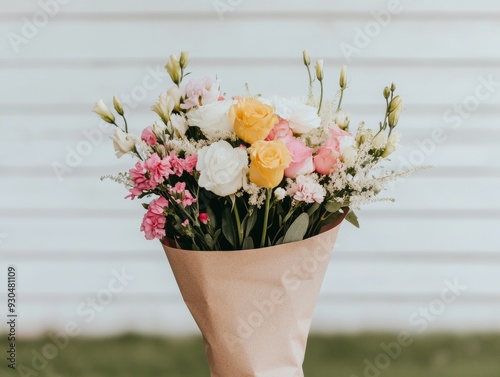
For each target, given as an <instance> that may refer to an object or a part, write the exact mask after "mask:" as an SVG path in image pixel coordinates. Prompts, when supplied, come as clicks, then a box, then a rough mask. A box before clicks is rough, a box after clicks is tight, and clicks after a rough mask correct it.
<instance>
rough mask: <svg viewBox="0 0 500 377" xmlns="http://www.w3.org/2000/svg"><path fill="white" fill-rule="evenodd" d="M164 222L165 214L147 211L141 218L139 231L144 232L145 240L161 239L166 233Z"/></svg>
mask: <svg viewBox="0 0 500 377" xmlns="http://www.w3.org/2000/svg"><path fill="white" fill-rule="evenodd" d="M166 222H167V220H166V219H165V216H163V215H157V214H156V213H153V212H150V211H148V212H146V214H145V215H144V218H143V220H142V225H141V231H143V232H144V235H145V237H146V239H147V240H153V239H155V238H160V239H161V238H163V237H165V235H166V232H165V223H166Z"/></svg>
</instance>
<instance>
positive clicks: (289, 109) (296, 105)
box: [262, 96, 321, 134]
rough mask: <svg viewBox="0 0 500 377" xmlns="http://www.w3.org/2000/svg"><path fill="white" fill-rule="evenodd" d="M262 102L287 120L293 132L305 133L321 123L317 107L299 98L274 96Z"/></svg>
mask: <svg viewBox="0 0 500 377" xmlns="http://www.w3.org/2000/svg"><path fill="white" fill-rule="evenodd" d="M262 102H265V103H268V104H270V105H271V106H273V107H274V112H275V113H276V115H279V116H280V117H281V118H283V119H286V120H287V121H288V122H289V125H290V128H291V129H292V131H293V133H294V134H305V133H307V132H310V131H311V130H313V129H314V128H318V127H319V126H320V125H321V118H320V117H319V116H318V109H317V108H315V107H313V106H309V105H306V104H305V103H304V102H302V101H301V100H300V99H297V98H296V99H287V98H283V97H278V96H274V97H271V98H269V99H267V100H263V101H262Z"/></svg>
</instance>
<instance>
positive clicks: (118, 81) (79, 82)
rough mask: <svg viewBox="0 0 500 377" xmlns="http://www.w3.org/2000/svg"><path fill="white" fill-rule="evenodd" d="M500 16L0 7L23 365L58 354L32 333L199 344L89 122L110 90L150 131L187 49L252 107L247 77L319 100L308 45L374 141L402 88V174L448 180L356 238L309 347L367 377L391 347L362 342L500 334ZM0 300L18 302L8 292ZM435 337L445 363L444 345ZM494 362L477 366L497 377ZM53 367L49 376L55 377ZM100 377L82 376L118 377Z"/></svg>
mask: <svg viewBox="0 0 500 377" xmlns="http://www.w3.org/2000/svg"><path fill="white" fill-rule="evenodd" d="M499 21H500V3H499V2H497V1H494V0H477V1H474V2H470V1H465V0H459V1H457V0H454V1H451V0H442V1H439V2H436V1H430V0H429V1H424V0H423V1H418V2H417V1H411V0H389V1H378V0H377V1H374V0H372V1H358V2H350V1H326V0H323V1H321V0H316V1H307V2H306V1H295V0H287V1H285V0H276V1H272V2H270V1H264V0H193V1H189V2H178V1H175V2H174V1H160V0H148V1H141V2H132V1H118V0H108V1H106V2H87V1H82V0H38V1H30V0H23V1H16V2H12V1H7V0H0V35H1V36H2V38H0V83H1V89H0V130H1V137H0V183H1V184H0V263H1V266H2V267H1V272H0V281H6V279H7V278H6V276H7V273H6V269H7V265H15V266H16V268H17V274H18V284H19V286H18V290H19V291H18V297H19V303H18V312H19V313H20V317H19V327H18V331H19V335H20V336H21V337H22V338H23V339H26V343H25V344H26V346H25V348H24V350H23V349H21V351H20V352H25V354H26V363H27V364H29V363H30V360H29V357H31V356H30V350H31V349H32V347H37V345H40V346H42V345H43V344H45V343H44V342H46V341H45V340H43V338H42V339H38V338H37V337H39V336H43V335H44V334H48V333H60V332H62V331H66V332H67V331H68V330H67V327H68V324H73V325H74V326H73V327H75V328H76V329H77V330H78V332H76V331H75V334H78V335H84V336H92V337H96V336H98V337H101V336H116V335H120V334H123V333H136V334H139V335H135V336H131V337H125V338H112V339H111V340H109V341H110V342H111V343H110V344H115V345H120V346H123V345H124V344H128V343H127V342H131V343H130V344H133V345H134V346H133V347H134V349H137V348H136V347H138V346H137V345H138V344H145V343H144V342H146V341H147V340H148V339H150V341H157V342H162V341H163V339H165V338H164V336H169V337H172V336H175V337H184V336H193V335H197V328H196V325H195V323H194V321H193V320H192V318H191V316H190V314H189V312H188V310H187V309H186V307H185V305H184V303H183V301H182V298H181V296H180V294H179V292H178V289H177V287H176V284H175V281H174V278H173V275H172V273H171V271H170V268H169V266H168V263H167V260H166V258H165V255H164V253H163V250H162V248H161V247H160V244H159V243H158V242H150V241H146V240H145V239H144V237H143V234H142V233H141V232H140V231H139V226H140V222H141V218H142V214H143V209H142V207H141V206H140V204H139V202H137V201H136V202H131V201H126V200H124V199H123V197H124V196H125V195H127V192H126V191H125V189H124V188H122V187H121V186H119V185H118V184H115V183H113V182H111V181H105V182H101V181H100V180H99V178H100V177H101V176H102V175H106V174H113V173H116V172H119V171H124V170H127V169H129V168H130V167H131V165H132V163H133V162H134V161H133V160H132V159H129V158H128V157H124V158H123V159H120V160H117V159H116V158H115V157H114V152H113V147H112V142H111V140H110V133H111V132H112V129H111V128H110V127H108V126H107V125H105V124H102V122H101V121H100V119H99V118H98V117H97V116H96V115H95V114H93V113H91V109H92V107H93V105H94V103H95V102H96V101H97V100H98V99H99V98H102V99H103V100H104V101H105V102H106V103H107V104H108V105H110V104H111V100H112V96H113V95H114V94H115V95H117V96H118V97H119V98H120V99H121V100H122V102H123V103H124V105H125V107H126V108H127V109H128V113H129V116H128V119H129V127H130V129H131V130H132V131H133V132H134V131H135V132H136V133H139V132H140V131H141V130H142V129H143V128H144V127H146V126H148V125H151V124H152V122H153V121H154V120H155V119H156V114H154V113H153V112H152V111H151V110H150V106H151V105H152V104H153V102H154V101H155V100H156V98H157V96H158V95H159V94H160V93H161V92H162V91H164V90H166V89H167V88H168V87H169V86H170V85H171V83H170V80H169V78H168V77H167V74H166V71H165V70H164V68H163V67H164V65H165V63H166V62H167V61H168V57H169V55H170V54H171V53H176V54H179V53H180V51H181V50H183V51H189V53H190V58H191V63H190V69H189V71H192V72H193V74H192V77H198V78H200V77H204V76H212V77H214V76H216V77H217V78H218V79H219V80H220V82H221V84H222V88H223V91H225V92H227V93H228V94H229V95H235V94H240V93H243V92H244V85H245V83H249V85H250V89H251V91H252V92H254V93H263V94H281V95H288V96H301V95H306V94H307V85H308V79H307V73H306V70H305V68H304V66H303V63H302V50H303V49H304V48H307V49H308V50H309V54H310V55H311V58H312V59H313V61H314V60H316V59H319V58H323V59H324V61H325V63H324V67H325V81H326V88H327V94H328V95H329V96H333V95H335V93H336V91H337V88H338V75H339V72H340V67H341V65H342V64H346V65H347V67H348V68H347V74H348V82H349V89H348V91H347V92H346V95H345V97H344V102H343V108H344V110H345V111H348V112H350V113H351V114H352V121H351V128H352V129H355V128H356V127H357V124H358V122H360V121H362V120H364V121H366V123H367V125H368V126H371V127H373V128H376V127H378V126H377V125H378V122H379V121H380V120H382V117H383V114H384V106H385V104H384V99H383V97H382V89H383V88H384V86H386V85H389V84H390V83H391V81H394V82H395V83H396V84H397V87H398V91H399V94H401V96H402V97H403V99H404V101H405V111H404V112H403V115H402V117H401V120H400V123H399V125H398V128H399V131H400V132H402V133H403V139H402V144H403V147H402V149H400V151H399V152H398V154H397V155H394V157H393V160H392V162H391V163H392V165H393V166H394V167H395V168H400V169H402V168H409V167H418V166H423V165H433V166H434V168H433V169H431V170H426V171H424V172H420V173H417V174H414V175H413V176H411V177H410V178H408V179H406V180H404V181H401V182H399V183H397V184H395V185H393V186H391V187H390V188H389V190H388V192H387V193H386V194H387V195H386V196H390V197H394V198H396V199H397V201H396V203H394V204H392V203H381V204H376V205H371V206H367V207H365V209H364V210H363V211H361V212H360V213H359V214H358V216H359V219H360V223H361V229H360V230H358V229H356V228H354V227H353V226H351V225H350V224H348V223H345V224H344V225H343V226H342V229H341V232H340V235H339V238H338V241H337V245H336V249H335V252H334V256H333V258H332V260H331V266H330V268H329V271H328V274H327V277H326V280H325V283H324V286H323V290H322V295H321V298H320V300H319V303H318V306H317V310H316V313H315V317H314V320H313V332H314V333H315V334H323V335H325V334H327V335H328V334H329V335H331V334H337V335H336V336H337V338H331V339H336V341H335V342H333V341H332V343H331V344H341V345H345V347H340V348H339V349H340V351H338V352H337V351H335V352H334V351H332V355H333V356H331V357H340V356H339V355H341V354H342V351H341V350H343V349H353V350H357V351H356V352H357V353H356V356H355V357H354V359H355V360H358V361H356V362H355V363H354V364H353V365H352V366H351V367H352V368H351V367H350V366H345V365H344V366H343V367H342V368H343V369H342V373H344V374H339V375H340V376H343V375H345V376H348V377H353V376H351V375H350V374H353V373H358V374H359V375H362V374H361V373H362V370H363V368H365V364H364V362H363V359H364V358H365V357H369V356H368V352H374V353H373V355H377V354H378V353H379V352H384V351H383V350H382V349H381V348H380V346H379V344H380V342H379V341H378V340H377V339H378V338H376V337H375V338H373V337H371V336H367V337H368V338H366V337H363V336H360V335H356V336H353V337H350V336H351V335H352V334H359V333H363V332H376V333H379V332H385V333H389V334H395V335H389V336H388V338H387V339H393V340H395V339H397V334H398V333H399V332H401V331H409V332H411V333H412V334H415V336H418V337H424V338H425V337H427V338H425V339H431V338H432V337H433V336H435V335H433V334H435V333H437V332H447V333H459V334H461V335H463V334H465V333H473V332H480V333H491V332H498V331H499V330H500V320H499V318H500V292H499V287H500V273H499V270H500V250H499V247H498V245H499V241H500V235H499V229H500V196H498V190H499V188H500V165H499V161H500V148H499V147H498V146H499V142H500V129H499V127H498V126H499V109H498V103H499V100H500V49H498V48H496V47H497V45H498V42H499V41H500V40H499V38H500V37H499V36H500V22H499ZM313 64H314V62H313ZM0 292H1V299H0V305H1V306H2V308H5V307H6V284H0ZM0 311H2V312H3V311H4V309H1V310H0ZM2 322H4V321H3V320H2ZM65 329H66V330H65ZM339 334H341V335H339ZM148 335H155V336H161V338H159V339H158V338H148V337H147V336H148ZM344 335H345V337H344ZM339 337H340V338H339ZM429 337H430V338H429ZM30 339H31V340H30ZM117 339H118V340H117ZM151 339H153V340H151ZM155 339H156V340H155ZM183 339H184V338H183ZM384 339H386V338H384ZM425 339H424V341H428V342H429V343H428V344H429V349H433V350H434V348H432V347H433V346H435V345H436V344H438V343H436V342H437V341H436V342H434V341H429V340H425ZM432 339H433V338H432ZM436 339H439V340H440V341H441V340H442V338H441V337H439V338H436ZM445 339H448V340H449V342H448V343H446V342H445V341H444V340H443V342H444V343H443V344H445V345H446V344H448V346H443V347H444V348H439V347H438V349H437V351H436V352H438V353H437V356H436V355H434V356H433V357H434V359H432V360H437V361H436V363H437V364H436V365H438V366H443V365H444V366H446V365H448V364H450V363H452V361H453V360H455V361H457V362H458V361H460V360H462V361H463V357H462V356H460V355H461V354H460V353H454V351H453V348H450V347H452V346H450V345H453V344H461V343H460V342H461V340H460V339H461V338H460V337H459V338H455V337H452V336H451V337H450V338H447V337H445ZM466 339H468V340H467V341H465V340H464V342H465V343H464V347H465V348H464V349H465V351H463V350H462V351H463V352H465V354H466V355H469V356H470V357H471V360H476V359H477V357H478V356H477V355H479V354H481V350H483V351H485V350H488V352H492V350H496V351H495V352H496V353H493V354H492V355H494V354H496V355H498V352H497V351H498V348H495V347H498V344H499V340H498V339H497V338H493V339H490V338H488V339H490V340H489V341H490V343H488V344H490V345H489V346H488V347H486V348H484V347H483V346H482V344H483V343H482V342H483V340H484V339H483V338H482V337H479V338H476V337H474V336H473V337H472V338H466ZM80 341H81V340H74V341H72V343H71V344H70V345H71V346H72V347H76V345H78V344H80V343H79V342H80ZM314 341H315V342H316V341H317V342H322V341H325V342H327V339H326V340H325V339H323V338H320V339H316V338H314ZM337 341H338V342H340V343H337ZM37 342H38V343H37ZM82 342H83V341H82ZM342 342H345V343H342ZM195 343H196V344H197V345H198V346H200V345H199V342H195ZM162 344H163V343H162ZM169 344H170V343H169ZM175 344H179V343H175V342H174V346H172V349H175V348H176V347H177V346H175ZM314 344H316V343H314ZM318 344H319V343H318ZM362 344H365V345H367V344H368V345H369V344H373V349H370V351H366V352H364V348H362V347H361V345H362ZM439 344H440V343H439ZM471 344H472V345H471ZM4 346H5V345H4V344H2V347H4ZM21 346H22V344H21ZM163 346H164V347H170V346H168V345H166V344H163ZM82 347H90V345H87V346H85V345H82ZM200 347H201V346H200ZM332 347H334V345H332ZM360 347H361V348H360ZM481 347H483V348H481ZM326 348H328V347H326ZM420 348H421V349H425V348H426V347H420ZM89 349H93V348H89ZM108 349H109V348H108ZM200 349H201V348H200ZM314 349H316V348H314ZM322 349H324V347H323V348H322V347H319V346H318V347H317V353H314V355H313V356H310V357H319V356H318V355H321V352H323V351H321V350H322ZM332 349H336V348H332ZM443 349H444V351H443ZM2 352H3V349H2ZM339 352H340V353H339ZM353 352H354V351H353ZM405 352H407V353H409V354H412V349H411V348H408V350H407V351H405ZM414 352H415V353H418V352H417V347H415V348H414ZM422 352H423V351H422ZM433 352H434V351H433ZM439 352H441V353H439ZM443 352H444V353H443ZM467 352H468V353H467ZM74 353H75V354H78V355H80V357H81V353H80V352H76V351H75V352H74ZM144 354H148V352H145V353H144ZM199 354H200V355H202V352H201V351H200V353H199ZM311 354H312V351H311ZM61 355H63V353H62V352H61ZM70 355H72V354H71V353H70V352H69V351H68V353H67V355H66V356H67V358H69V357H70ZM335 355H337V356H335ZM419 355H420V354H419ZM75 357H76V356H75ZM308 357H309V356H308ZM325 357H326V356H325ZM429 357H430V356H429ZM67 358H65V357H64V356H60V357H58V358H57V359H56V360H55V361H54V363H57V362H59V363H62V361H61V360H66V359H67ZM435 358H437V359H435ZM417 359H418V357H417ZM308 360H309V359H308ZM372 360H373V359H372ZM401 360H402V359H401ZM401 360H400V359H398V360H395V361H394V362H401ZM411 360H413V359H411ZM411 360H410V361H408V362H409V365H410V364H412V363H414V364H415V365H416V363H417V361H411ZM429 360H430V359H429ZM443 360H444V361H443ZM198 362H199V363H201V365H204V364H203V363H204V361H203V359H202V358H201V359H200V360H199V361H198ZM491 362H493V361H491ZM440 363H441V364H440ZM481 364H482V365H486V364H487V363H486V362H482V363H481ZM53 365H56V364H53ZM72 365H77V366H78V365H80V366H81V368H83V365H87V366H88V363H86V362H85V363H84V362H82V361H81V360H80V364H79V363H78V362H75V363H72ZM104 365H106V364H105V363H104ZM189 365H193V362H191V361H186V363H185V367H186V368H188V366H189ZM432 365H434V364H432ZM107 366H109V365H107ZM2 367H3V366H2ZM109 367H111V366H109ZM495 367H498V368H497V369H491V370H490V369H488V370H487V371H485V370H483V374H480V373H479V372H477V371H475V372H472V370H467V371H466V372H467V373H469V372H470V373H469V374H468V376H472V375H474V376H475V377H478V376H483V375H484V376H490V375H491V376H498V373H497V372H498V371H500V365H498V364H496V365H495ZM50 368H51V367H50V366H49V367H47V368H46V369H44V371H43V372H42V373H46V375H47V376H49V375H50V376H52V375H54V376H55V375H57V374H50V373H52V372H51V369H50ZM103 368H104V367H103ZM331 368H333V366H332V367H331ZM349 368H351V369H349ZM356 368H358V369H356ZM379 369H381V368H379ZM82 370H83V369H82ZM141 370H142V369H141ZM186 370H187V369H186ZM311 370H312V369H311ZM161 371H162V369H159V370H155V371H154V372H152V373H153V374H151V375H158V374H159V373H161ZM324 371H328V372H329V373H330V372H331V371H340V369H325V370H324ZM56 372H57V369H54V370H53V373H56ZM455 372H456V373H459V372H464V369H463V368H457V370H456V371H455ZM57 373H60V374H62V375H64V373H65V372H64V371H61V370H59V371H58V372H57ZM67 373H69V375H72V376H77V375H80V374H78V373H79V372H77V371H72V372H67ZM99 373H101V374H99ZM99 373H97V372H96V373H95V374H92V373H91V372H90V371H89V370H87V373H86V374H82V375H85V376H94V375H95V376H97V375H99V376H107V375H113V374H112V372H105V369H104V371H102V372H99ZM144 373H146V372H144ZM155 373H156V374H155ZM163 373H166V372H165V369H163ZM169 373H170V374H166V375H169V376H174V375H186V373H184V374H179V373H180V372H178V371H176V370H174V369H172V370H170V372H169ZM189 373H190V374H189V375H190V376H194V375H195V374H196V372H194V371H191V370H190V372H189ZM200 373H201V372H200ZM318 373H319V372H318ZM321 373H323V372H321ZM321 373H320V374H317V375H326V372H324V374H321ZM339 373H340V372H339ZM364 373H366V372H364ZM384 373H385V375H387V376H389V375H392V374H390V373H395V374H394V376H396V375H398V374H397V373H399V371H395V370H394V369H393V370H392V372H391V369H390V368H389V369H386V370H385V371H384ZM401 373H402V372H401ZM401 373H400V374H399V375H401ZM456 373H455V374H453V375H454V376H457V375H458V374H456ZM119 375H122V376H125V375H128V374H126V372H124V371H122V372H121V374H119ZM144 375H146V374H144ZM196 375H197V374H196ZM200 375H206V372H205V374H203V373H201V374H200ZM310 375H311V376H312V374H310ZM405 375H407V376H412V375H413V374H411V373H410V372H408V373H406V372H405ZM414 375H415V376H418V375H421V374H414ZM425 375H426V376H431V375H432V374H431V373H430V372H429V373H427V372H426V373H425ZM438 375H439V376H440V377H442V376H445V375H446V374H445V373H444V372H442V373H438V374H436V376H438ZM450 375H451V374H450Z"/></svg>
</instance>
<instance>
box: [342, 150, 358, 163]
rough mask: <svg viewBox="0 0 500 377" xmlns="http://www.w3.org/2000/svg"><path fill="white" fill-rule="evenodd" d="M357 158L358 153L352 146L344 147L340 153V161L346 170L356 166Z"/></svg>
mask: <svg viewBox="0 0 500 377" xmlns="http://www.w3.org/2000/svg"><path fill="white" fill-rule="evenodd" d="M357 158H358V151H357V149H356V148H354V147H353V146H348V147H346V148H345V149H344V151H343V152H342V161H343V162H344V164H345V165H346V166H347V167H348V168H350V167H352V166H354V165H355V164H356V159H357Z"/></svg>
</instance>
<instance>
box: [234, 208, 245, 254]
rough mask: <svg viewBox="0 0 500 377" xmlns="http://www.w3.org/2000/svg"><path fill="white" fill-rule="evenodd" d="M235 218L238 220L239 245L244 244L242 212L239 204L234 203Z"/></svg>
mask: <svg viewBox="0 0 500 377" xmlns="http://www.w3.org/2000/svg"><path fill="white" fill-rule="evenodd" d="M234 219H235V220H236V227H237V228H238V241H239V246H240V247H241V246H242V245H243V229H242V228H241V220H240V213H239V211H238V206H237V204H236V203H235V204H234Z"/></svg>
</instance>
